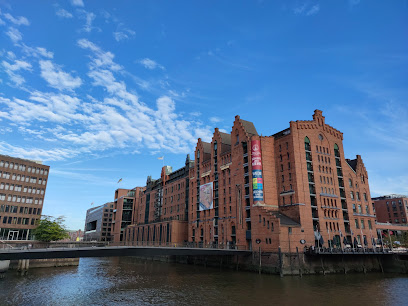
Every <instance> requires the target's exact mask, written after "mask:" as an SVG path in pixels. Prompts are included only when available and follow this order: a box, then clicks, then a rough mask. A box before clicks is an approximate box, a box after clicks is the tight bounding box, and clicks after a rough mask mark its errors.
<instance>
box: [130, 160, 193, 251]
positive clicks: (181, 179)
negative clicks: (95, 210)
mask: <svg viewBox="0 0 408 306" xmlns="http://www.w3.org/2000/svg"><path fill="white" fill-rule="evenodd" d="M191 165H192V162H191V161H190V157H189V155H187V158H186V162H185V165H184V167H182V168H180V169H178V170H175V171H173V170H172V167H170V166H165V167H163V168H162V172H161V176H160V178H159V179H157V180H154V179H152V178H151V177H150V176H149V177H148V178H147V181H146V187H144V188H143V189H142V188H139V189H138V190H139V192H138V193H137V195H136V196H135V203H137V204H136V205H135V210H134V216H135V219H134V220H133V224H132V225H131V226H128V227H127V230H126V232H125V237H124V240H126V241H134V242H137V243H142V244H143V243H154V244H167V243H169V244H170V243H173V244H174V243H185V242H186V241H187V240H188V236H187V218H188V216H187V211H188V194H189V177H188V175H189V169H190V167H191Z"/></svg>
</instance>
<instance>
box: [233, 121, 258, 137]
mask: <svg viewBox="0 0 408 306" xmlns="http://www.w3.org/2000/svg"><path fill="white" fill-rule="evenodd" d="M238 118H239V116H238ZM239 121H240V122H241V124H242V126H243V128H244V129H245V131H246V132H247V134H248V136H249V137H251V136H253V135H256V136H258V132H257V131H256V128H255V125H254V124H253V123H252V122H250V121H246V120H243V119H240V118H239Z"/></svg>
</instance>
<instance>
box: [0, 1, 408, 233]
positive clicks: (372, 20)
mask: <svg viewBox="0 0 408 306" xmlns="http://www.w3.org/2000/svg"><path fill="white" fill-rule="evenodd" d="M407 38H408V1H406V0H401V1H398V0H396V1H373V0H370V1H368V0H361V1H358V0H350V1H346V0H344V1H340V0H339V1H334V0H332V1H312V0H309V1H308V0H304V1H302V0H299V1H297V0H296V1H289V0H285V1H284V0H282V1H176V2H174V1H86V0H85V1H81V0H72V1H63V2H62V1H60V2H56V1H5V0H2V1H0V88H1V90H0V153H1V154H7V155H11V156H18V157H23V158H29V159H36V160H42V161H43V162H44V163H45V164H47V165H50V166H51V172H50V176H49V180H48V186H47V192H46V197H45V204H44V210H43V212H44V213H45V214H49V215H53V216H59V215H64V216H66V223H67V226H68V227H69V228H71V229H78V228H83V225H84V219H85V212H86V210H87V209H88V208H90V207H91V203H92V202H93V203H95V204H94V205H100V204H103V203H105V202H108V201H112V200H113V196H114V190H115V189H116V188H118V187H120V188H132V187H135V186H143V185H144V184H145V182H146V177H147V175H152V176H153V178H157V177H158V176H159V175H160V168H161V166H162V162H161V161H160V160H157V157H159V156H163V155H164V156H165V164H168V165H171V166H173V168H174V169H177V168H179V167H181V166H182V165H183V164H184V161H185V158H186V154H187V153H190V154H192V153H193V150H194V146H195V144H196V141H197V138H198V137H201V138H203V139H204V140H208V139H209V137H211V135H212V132H213V129H214V127H219V128H220V129H223V130H225V131H227V132H229V131H230V130H231V126H232V123H233V120H234V116H235V115H240V116H241V118H243V119H246V120H249V121H253V122H254V123H255V126H256V128H257V130H258V132H259V133H262V134H263V135H271V134H274V133H276V132H278V131H280V130H282V129H285V128H287V127H288V126H289V121H291V120H310V119H311V116H312V114H313V111H314V109H321V110H323V115H324V116H326V122H327V123H328V124H330V125H332V126H333V127H335V128H337V129H339V130H340V131H342V132H343V133H344V147H345V153H346V155H347V157H348V158H354V157H355V155H356V154H360V155H362V157H363V160H364V161H365V164H366V167H367V170H368V173H369V180H370V187H371V193H372V195H373V196H376V195H381V194H387V193H403V194H404V193H405V194H408V162H407V153H408V120H407V119H408V99H407V98H408V86H407V85H408V84H407V83H408V44H407ZM120 178H123V181H122V182H121V183H119V184H118V183H117V181H118V180H119V179H120Z"/></svg>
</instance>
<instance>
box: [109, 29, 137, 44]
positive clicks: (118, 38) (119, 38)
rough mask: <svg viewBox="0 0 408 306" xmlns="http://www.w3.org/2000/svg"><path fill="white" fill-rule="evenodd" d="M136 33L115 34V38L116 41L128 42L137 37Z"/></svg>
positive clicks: (129, 31)
mask: <svg viewBox="0 0 408 306" xmlns="http://www.w3.org/2000/svg"><path fill="white" fill-rule="evenodd" d="M135 34H136V32H134V31H131V30H127V31H124V32H113V37H114V38H115V40H116V41H118V42H119V41H122V40H127V39H130V38H131V37H133V36H135Z"/></svg>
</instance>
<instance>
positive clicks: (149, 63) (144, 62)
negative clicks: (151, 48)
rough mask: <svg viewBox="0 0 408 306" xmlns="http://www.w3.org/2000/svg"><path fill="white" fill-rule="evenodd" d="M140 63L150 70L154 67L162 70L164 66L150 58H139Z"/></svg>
mask: <svg viewBox="0 0 408 306" xmlns="http://www.w3.org/2000/svg"><path fill="white" fill-rule="evenodd" d="M138 62H139V63H140V64H142V65H143V66H144V67H145V68H147V69H150V70H154V69H156V68H159V69H161V70H164V69H165V68H164V67H163V66H162V65H160V64H159V63H157V62H156V61H154V60H152V59H150V58H144V59H141V60H140V61H138Z"/></svg>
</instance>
